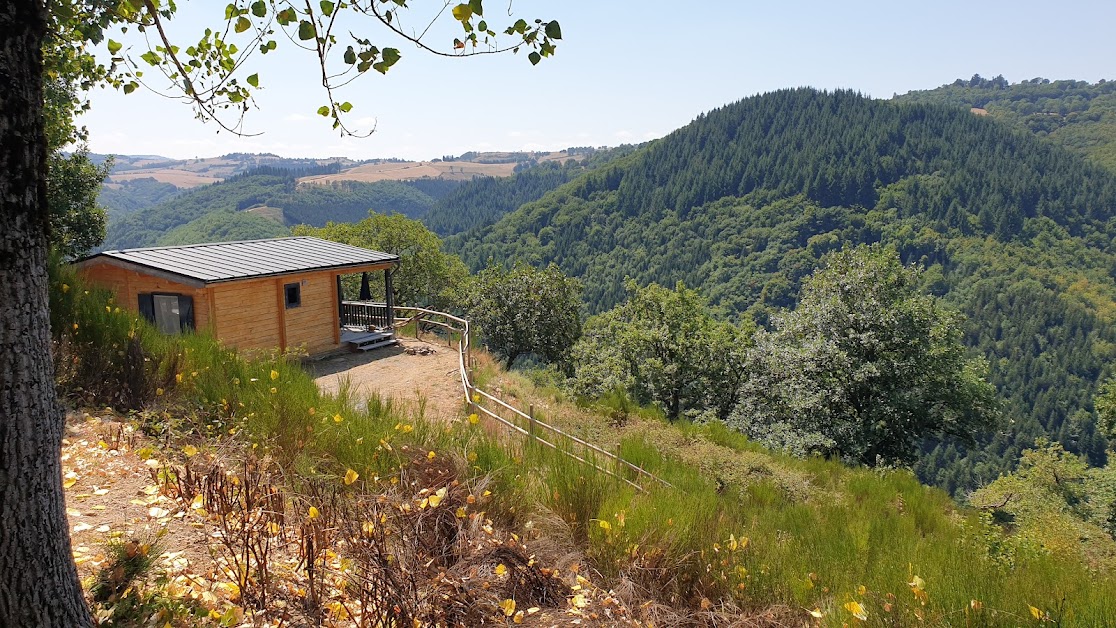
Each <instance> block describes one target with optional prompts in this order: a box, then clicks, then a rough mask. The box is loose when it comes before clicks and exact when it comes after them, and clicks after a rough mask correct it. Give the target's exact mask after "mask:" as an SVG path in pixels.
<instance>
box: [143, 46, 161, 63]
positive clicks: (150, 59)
mask: <svg viewBox="0 0 1116 628" xmlns="http://www.w3.org/2000/svg"><path fill="white" fill-rule="evenodd" d="M140 59H143V60H144V61H146V62H147V63H148V65H159V61H161V60H162V57H160V56H159V53H157V52H155V51H154V50H148V51H147V52H145V53H143V54H142V55H140Z"/></svg>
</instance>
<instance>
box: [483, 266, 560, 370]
mask: <svg viewBox="0 0 1116 628" xmlns="http://www.w3.org/2000/svg"><path fill="white" fill-rule="evenodd" d="M465 302H466V304H467V306H468V311H469V317H470V319H471V320H472V321H473V323H474V324H476V325H477V326H479V328H480V331H481V334H483V336H484V342H485V344H487V345H488V348H489V349H490V350H492V351H494V352H496V353H497V354H499V355H500V356H502V357H503V358H504V361H505V364H506V366H507V368H509V369H510V368H511V367H512V365H513V364H515V361H516V359H517V358H519V357H520V356H525V355H535V356H538V357H539V358H541V359H543V360H545V361H547V362H551V363H556V364H558V365H559V366H560V367H566V366H567V365H568V363H569V357H570V349H571V348H572V347H573V345H574V343H575V342H577V339H578V338H579V337H580V336H581V314H580V310H581V286H580V284H579V283H578V282H577V280H575V279H570V278H569V277H566V276H565V275H564V274H562V271H561V270H559V269H558V267H557V266H556V265H554V264H551V265H550V266H547V267H546V268H542V269H538V268H534V267H533V266H528V265H527V264H522V263H519V264H516V265H515V267H514V268H512V269H510V270H509V269H507V268H504V267H503V266H490V267H489V268H486V269H485V270H483V271H481V272H480V273H479V274H478V275H477V276H476V277H475V278H474V280H473V282H472V285H470V286H469V289H468V292H467V295H466V297H465Z"/></svg>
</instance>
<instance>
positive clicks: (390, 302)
mask: <svg viewBox="0 0 1116 628" xmlns="http://www.w3.org/2000/svg"><path fill="white" fill-rule="evenodd" d="M394 274H395V267H394V266H393V267H391V268H386V269H384V292H386V293H387V294H385V295H384V303H385V304H386V305H387V326H388V328H389V329H393V328H395V294H394V292H395V291H394V290H392V287H391V277H392V275H394Z"/></svg>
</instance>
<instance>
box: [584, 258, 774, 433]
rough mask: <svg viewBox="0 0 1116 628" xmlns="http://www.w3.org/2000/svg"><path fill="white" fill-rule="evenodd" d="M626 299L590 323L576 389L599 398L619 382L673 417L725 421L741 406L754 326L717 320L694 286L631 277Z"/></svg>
mask: <svg viewBox="0 0 1116 628" xmlns="http://www.w3.org/2000/svg"><path fill="white" fill-rule="evenodd" d="M625 287H626V288H627V292H628V299H627V300H626V301H625V302H624V303H622V304H621V305H619V306H617V307H616V308H614V309H612V310H609V311H608V312H605V313H604V314H601V315H599V316H597V317H594V318H593V319H591V320H590V321H589V323H588V324H587V326H586V334H585V338H584V340H582V342H580V343H579V344H578V347H577V349H576V350H575V353H574V355H575V365H576V367H577V374H576V376H575V378H574V387H575V390H577V391H578V392H579V393H581V394H585V395H588V396H597V395H600V394H602V393H605V392H608V391H609V390H611V389H613V388H616V387H622V388H625V389H627V391H628V392H629V393H630V394H631V395H632V396H633V397H634V398H635V399H636V400H637V401H639V402H641V403H652V402H653V403H657V404H659V405H660V406H661V407H662V408H663V411H664V412H666V415H667V417H668V418H670V419H671V420H674V419H677V418H678V417H679V416H680V415H681V414H682V413H683V412H684V411H686V410H695V411H698V412H702V411H712V412H714V413H715V414H716V416H717V417H718V418H721V419H724V418H726V417H727V416H728V414H729V412H730V411H731V410H732V408H733V407H734V406H735V405H736V401H737V398H738V394H739V391H740V384H741V382H742V380H743V375H744V369H743V366H744V349H745V348H746V347H747V346H748V344H749V342H750V337H751V334H752V331H753V327H752V326H751V325H750V324H748V325H746V326H743V327H737V326H734V325H732V324H730V323H726V322H718V321H716V320H715V319H714V318H713V316H712V315H711V313H710V312H709V310H708V307H707V306H706V303H705V301H704V300H703V299H702V298H701V296H700V295H699V294H698V293H697V291H695V290H692V289H689V288H687V287H686V286H685V285H684V284H682V283H681V282H679V283H678V284H677V285H676V286H675V287H674V289H673V290H670V289H667V288H664V287H662V286H659V285H658V284H651V285H649V286H647V287H642V288H641V287H640V286H639V285H638V284H636V283H635V281H633V280H631V279H629V280H628V281H627V282H626V284H625Z"/></svg>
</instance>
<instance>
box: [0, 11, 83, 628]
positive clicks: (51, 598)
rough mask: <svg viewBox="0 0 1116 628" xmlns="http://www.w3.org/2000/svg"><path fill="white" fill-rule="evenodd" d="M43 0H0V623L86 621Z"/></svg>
mask: <svg viewBox="0 0 1116 628" xmlns="http://www.w3.org/2000/svg"><path fill="white" fill-rule="evenodd" d="M46 22H47V12H46V3H44V2H43V1H42V0H9V1H7V2H3V3H0V625H2V626H11V627H22V626H66V627H69V626H91V625H92V620H91V619H90V616H89V611H88V609H87V608H86V606H85V601H84V599H83V597H82V592H81V584H80V583H79V582H78V576H77V568H76V567H75V566H74V561H73V556H72V553H71V549H70V534H69V524H68V523H67V521H66V508H65V502H64V500H63V494H62V464H61V460H60V448H61V446H62V430H63V419H62V412H61V407H60V405H59V403H58V399H57V396H56V394H55V390H54V364H53V361H52V360H51V353H50V317H49V314H48V311H47V226H46V225H47V206H46V156H47V147H46V136H45V134H44V129H43V91H42V77H43V67H42V50H41V48H42V43H43V37H44V35H45V33H46Z"/></svg>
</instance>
